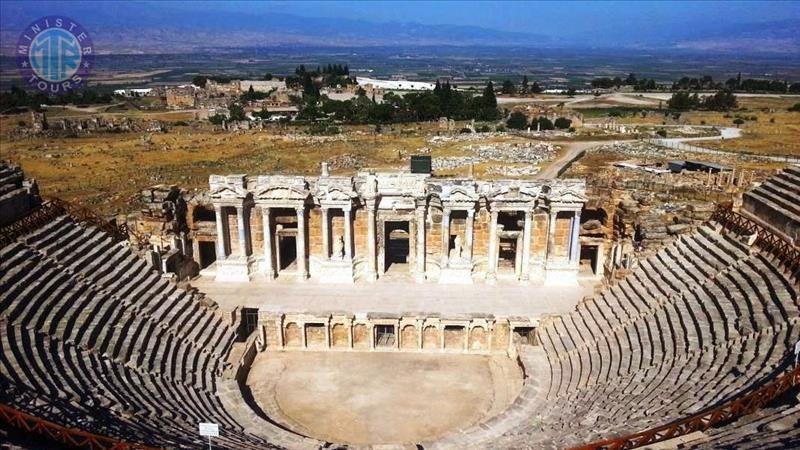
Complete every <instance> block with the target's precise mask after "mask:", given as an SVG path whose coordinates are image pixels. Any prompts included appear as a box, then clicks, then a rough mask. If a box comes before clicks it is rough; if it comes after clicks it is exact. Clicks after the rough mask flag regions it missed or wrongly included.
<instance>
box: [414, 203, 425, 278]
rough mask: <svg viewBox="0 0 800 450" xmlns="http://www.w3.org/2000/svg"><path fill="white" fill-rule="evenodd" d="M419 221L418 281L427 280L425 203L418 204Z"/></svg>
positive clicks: (415, 275) (416, 276) (417, 217)
mask: <svg viewBox="0 0 800 450" xmlns="http://www.w3.org/2000/svg"><path fill="white" fill-rule="evenodd" d="M416 222H417V242H416V244H417V251H416V253H417V255H416V263H417V270H416V273H415V274H414V277H415V279H416V280H417V283H422V282H423V281H425V205H421V206H420V205H418V206H417V209H416Z"/></svg>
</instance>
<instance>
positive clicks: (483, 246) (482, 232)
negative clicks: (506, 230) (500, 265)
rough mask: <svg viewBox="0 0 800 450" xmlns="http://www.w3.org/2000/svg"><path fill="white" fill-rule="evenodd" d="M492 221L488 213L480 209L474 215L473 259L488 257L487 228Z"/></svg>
mask: <svg viewBox="0 0 800 450" xmlns="http://www.w3.org/2000/svg"><path fill="white" fill-rule="evenodd" d="M491 220H492V217H491V215H490V214H489V211H487V210H485V209H481V210H480V211H478V212H477V213H476V214H475V225H474V228H473V237H472V239H473V247H472V254H473V258H476V259H487V258H488V257H489V227H490V222H491Z"/></svg>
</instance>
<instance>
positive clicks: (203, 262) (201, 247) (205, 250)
mask: <svg viewBox="0 0 800 450" xmlns="http://www.w3.org/2000/svg"><path fill="white" fill-rule="evenodd" d="M197 248H198V252H199V253H200V254H199V255H197V264H198V265H199V266H200V270H202V269H205V268H206V267H208V266H210V265H211V263H213V262H214V261H216V260H217V245H216V243H215V242H214V241H199V242H198V243H197Z"/></svg>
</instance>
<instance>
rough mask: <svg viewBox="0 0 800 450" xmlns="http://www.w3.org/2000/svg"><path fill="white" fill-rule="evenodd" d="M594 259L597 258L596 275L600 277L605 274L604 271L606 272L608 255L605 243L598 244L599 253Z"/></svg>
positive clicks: (595, 263) (595, 262)
mask: <svg viewBox="0 0 800 450" xmlns="http://www.w3.org/2000/svg"><path fill="white" fill-rule="evenodd" d="M594 259H595V261H594V274H595V276H597V277H598V278H600V277H602V276H603V275H605V273H604V272H605V263H606V261H605V259H606V255H605V248H604V246H603V244H598V245H597V254H596V255H595V258H594Z"/></svg>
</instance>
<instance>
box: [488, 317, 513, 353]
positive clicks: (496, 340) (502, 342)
mask: <svg viewBox="0 0 800 450" xmlns="http://www.w3.org/2000/svg"><path fill="white" fill-rule="evenodd" d="M510 332H511V330H510V328H509V327H508V324H507V323H496V324H495V325H494V329H493V330H492V349H493V350H506V349H508V344H509V342H508V340H509V334H510Z"/></svg>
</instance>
